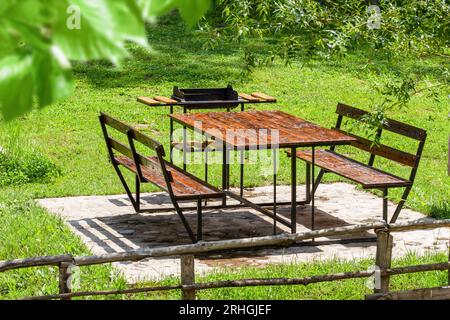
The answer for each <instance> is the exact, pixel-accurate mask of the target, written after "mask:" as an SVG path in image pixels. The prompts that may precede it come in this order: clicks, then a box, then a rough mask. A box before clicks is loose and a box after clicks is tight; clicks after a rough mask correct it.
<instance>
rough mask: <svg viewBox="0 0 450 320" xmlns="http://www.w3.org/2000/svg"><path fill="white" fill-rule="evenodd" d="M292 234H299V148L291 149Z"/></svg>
mask: <svg viewBox="0 0 450 320" xmlns="http://www.w3.org/2000/svg"><path fill="white" fill-rule="evenodd" d="M291 154H292V156H291V233H296V232H297V157H296V154H297V148H295V147H294V148H291Z"/></svg>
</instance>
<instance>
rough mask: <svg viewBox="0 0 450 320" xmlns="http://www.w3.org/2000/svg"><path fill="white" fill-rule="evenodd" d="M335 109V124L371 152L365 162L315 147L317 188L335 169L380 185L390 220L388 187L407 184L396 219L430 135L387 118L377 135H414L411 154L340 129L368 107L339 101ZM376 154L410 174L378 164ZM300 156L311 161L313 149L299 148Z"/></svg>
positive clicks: (365, 185) (374, 186)
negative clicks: (414, 148)
mask: <svg viewBox="0 0 450 320" xmlns="http://www.w3.org/2000/svg"><path fill="white" fill-rule="evenodd" d="M336 113H337V114H338V118H337V123H336V127H335V128H334V129H336V130H338V131H341V132H343V133H345V134H347V135H349V136H352V137H354V138H356V139H357V141H356V142H354V143H352V146H353V147H356V148H358V149H360V150H362V151H365V152H367V153H368V154H369V158H368V162H367V164H366V163H362V162H359V161H356V160H354V159H351V158H349V157H347V156H345V155H343V154H340V153H338V152H336V150H335V148H334V147H332V148H330V149H329V150H316V151H315V153H314V155H315V159H314V160H315V161H314V162H315V165H316V166H318V167H320V168H321V170H320V172H319V175H318V177H317V179H316V181H315V182H314V186H313V188H314V190H316V189H317V187H318V185H319V184H320V182H321V180H322V178H323V175H324V174H325V173H327V172H330V173H334V174H337V175H340V176H342V177H344V178H347V179H349V180H351V181H354V182H356V183H358V184H360V185H361V186H362V187H363V188H365V189H380V190H382V191H383V219H384V220H385V221H387V220H388V207H387V196H388V189H390V188H405V190H404V193H403V196H402V199H401V200H400V202H399V204H398V206H397V208H396V210H395V212H394V213H393V215H392V218H391V221H390V222H391V223H394V222H395V221H396V220H397V218H398V215H399V213H400V211H401V209H402V207H403V205H404V203H405V201H406V199H407V197H408V195H409V193H410V191H411V188H412V185H413V183H414V179H415V177H416V172H417V168H418V166H419V162H420V158H421V155H422V150H423V147H424V144H425V140H426V136H427V134H426V131H425V130H423V129H420V128H417V127H413V126H411V125H408V124H405V123H401V122H398V121H396V120H392V119H387V122H386V123H385V124H384V125H383V127H382V129H380V130H378V132H377V136H378V138H380V137H381V134H382V131H383V130H387V131H390V132H394V133H396V134H399V135H401V136H404V137H406V138H411V139H414V140H417V141H419V143H418V148H417V152H416V154H411V153H408V152H404V151H401V150H398V149H395V148H392V147H389V146H387V145H383V144H374V143H373V142H372V141H370V140H368V139H365V138H362V137H359V136H357V135H354V134H352V133H350V132H346V131H344V130H342V129H341V126H342V121H343V118H344V117H348V118H352V119H357V120H358V119H360V118H361V117H362V116H364V115H367V114H368V112H367V111H364V110H361V109H357V108H354V107H351V106H348V105H345V104H342V103H339V104H338V106H337V109H336ZM376 156H380V157H383V158H386V159H388V160H391V161H394V162H397V163H399V164H401V165H404V166H408V167H410V168H411V173H410V175H409V178H407V179H404V178H401V177H398V176H396V175H393V174H391V173H388V172H386V171H383V170H380V169H377V168H375V167H374V162H375V157H376ZM297 157H298V158H300V159H302V160H304V161H306V162H307V163H308V165H310V164H311V163H312V151H304V150H299V151H297Z"/></svg>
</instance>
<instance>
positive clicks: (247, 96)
mask: <svg viewBox="0 0 450 320" xmlns="http://www.w3.org/2000/svg"><path fill="white" fill-rule="evenodd" d="M239 97H241V98H242V99H245V100H247V101H251V102H256V101H260V99H258V98H257V97H253V96H252V95H250V94H246V93H239Z"/></svg>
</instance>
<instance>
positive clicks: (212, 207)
mask: <svg viewBox="0 0 450 320" xmlns="http://www.w3.org/2000/svg"><path fill="white" fill-rule="evenodd" d="M212 198H217V197H209V198H205V197H202V199H212ZM196 199H197V198H196V197H189V198H184V199H181V198H178V197H177V201H186V202H189V201H196ZM308 203H310V202H307V201H305V200H298V201H297V206H301V205H306V204H308ZM253 204H254V205H256V206H259V207H261V208H273V202H272V201H270V202H254V203H253ZM280 206H289V207H290V206H291V201H281V202H277V207H280ZM248 207H249V206H247V205H245V204H244V203H238V204H227V205H226V206H225V207H224V206H223V205H222V204H220V205H219V204H218V205H205V206H203V209H204V210H215V209H223V208H228V209H235V208H248ZM180 208H181V209H182V210H188V211H193V210H196V209H197V206H192V205H191V206H183V207H180ZM170 210H172V208H161V207H159V208H149V209H142V210H141V212H145V213H158V212H167V211H170Z"/></svg>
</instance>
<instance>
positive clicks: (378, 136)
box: [368, 129, 383, 167]
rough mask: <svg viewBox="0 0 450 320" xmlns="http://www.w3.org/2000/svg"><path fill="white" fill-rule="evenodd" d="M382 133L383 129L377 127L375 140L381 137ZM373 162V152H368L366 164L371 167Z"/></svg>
mask: <svg viewBox="0 0 450 320" xmlns="http://www.w3.org/2000/svg"><path fill="white" fill-rule="evenodd" d="M382 133H383V129H378V130H377V134H376V136H375V140H379V139H380V138H381V134H382ZM374 162H375V153H371V154H370V158H369V162H368V165H369V166H371V167H373V163H374Z"/></svg>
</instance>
